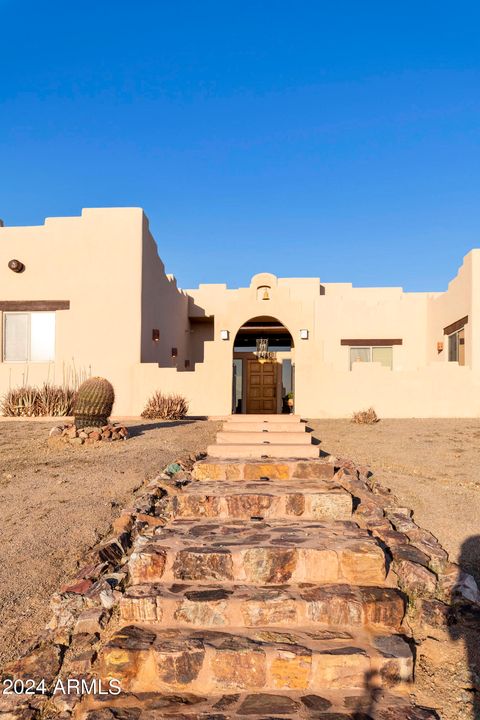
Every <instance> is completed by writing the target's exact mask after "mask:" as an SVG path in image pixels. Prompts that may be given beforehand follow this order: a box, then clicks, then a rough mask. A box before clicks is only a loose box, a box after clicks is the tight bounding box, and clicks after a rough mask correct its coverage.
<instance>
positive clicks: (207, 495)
mask: <svg viewBox="0 0 480 720" xmlns="http://www.w3.org/2000/svg"><path fill="white" fill-rule="evenodd" d="M163 487H164V489H165V490H166V495H165V496H164V497H163V498H162V499H161V500H160V501H159V502H158V503H157V514H158V515H161V516H162V517H166V518H169V519H172V520H173V519H179V518H180V519H183V520H194V519H199V520H201V519H205V518H207V519H208V518H211V519H213V518H226V519H230V520H251V519H266V520H282V519H284V520H294V521H295V520H349V519H350V518H351V515H352V496H351V495H350V493H348V492H347V491H346V490H344V489H343V488H341V487H340V486H339V485H337V484H336V483H335V482H332V481H330V482H328V481H325V480H298V481H297V483H295V484H291V483H279V484H278V483H274V482H267V481H263V482H261V481H256V482H248V481H247V482H245V483H238V482H236V481H233V480H225V481H224V482H222V483H215V482H197V481H194V482H191V483H188V484H186V485H183V486H181V487H177V485H176V483H175V481H174V480H172V481H171V482H168V481H167V482H165V483H164V486H163Z"/></svg>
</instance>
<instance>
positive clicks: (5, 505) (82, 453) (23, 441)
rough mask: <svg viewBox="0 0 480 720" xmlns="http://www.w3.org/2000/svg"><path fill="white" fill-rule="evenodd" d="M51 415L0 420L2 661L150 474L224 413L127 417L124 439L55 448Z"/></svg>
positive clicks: (39, 621)
mask: <svg viewBox="0 0 480 720" xmlns="http://www.w3.org/2000/svg"><path fill="white" fill-rule="evenodd" d="M53 425H55V423H54V422H53V423H52V422H49V423H44V422H32V421H30V422H5V421H0V508H1V511H0V512H1V515H0V518H1V520H0V528H1V533H0V538H1V540H0V666H1V665H2V664H3V663H4V662H6V661H8V660H10V659H12V658H14V657H16V656H17V655H19V654H20V652H21V649H22V645H23V643H24V642H25V640H26V639H27V638H29V637H31V636H34V635H36V634H37V633H38V632H39V631H40V630H42V628H43V626H44V625H45V622H46V621H47V620H48V618H49V616H50V612H49V600H50V597H51V595H52V594H53V593H54V592H55V590H57V589H58V586H59V585H60V584H62V583H64V582H65V581H66V580H67V579H68V578H69V577H71V575H72V574H73V572H74V570H75V567H76V564H77V562H78V561H79V560H80V559H81V557H82V555H83V554H84V553H85V552H86V551H87V549H88V548H90V547H91V546H92V545H94V544H95V543H96V542H98V541H99V540H100V539H101V538H102V537H104V536H105V535H107V534H108V532H109V528H110V524H111V522H112V519H113V518H114V517H115V516H117V515H118V514H119V512H120V510H121V508H122V507H123V506H125V505H126V504H127V503H129V501H130V500H131V498H132V496H133V494H134V493H135V491H137V490H139V489H140V488H141V487H142V485H143V484H144V483H145V481H147V480H150V479H152V478H153V477H155V476H156V475H157V474H158V473H159V472H161V471H162V470H163V468H164V467H165V466H166V465H167V464H168V463H170V462H172V461H173V460H175V459H177V458H179V457H181V456H182V455H185V454H189V453H193V452H201V451H204V450H205V449H206V446H207V445H208V444H209V443H210V442H212V441H213V439H214V437H215V433H216V431H217V429H218V423H216V422H207V421H178V422H159V423H155V422H152V421H145V422H138V423H137V422H135V425H134V426H132V423H128V422H127V423H126V425H127V427H129V429H130V431H131V432H132V437H130V438H129V439H128V440H127V441H126V442H123V441H119V442H114V443H105V444H99V445H98V446H97V447H85V446H81V447H79V448H78V447H77V448H75V447H71V446H66V447H65V448H61V449H51V448H48V447H47V442H46V439H47V437H48V432H49V429H50V427H52V426H53Z"/></svg>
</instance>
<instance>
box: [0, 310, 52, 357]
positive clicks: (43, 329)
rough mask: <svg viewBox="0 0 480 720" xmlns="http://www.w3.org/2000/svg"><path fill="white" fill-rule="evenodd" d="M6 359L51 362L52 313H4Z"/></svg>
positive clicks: (4, 349)
mask: <svg viewBox="0 0 480 720" xmlns="http://www.w3.org/2000/svg"><path fill="white" fill-rule="evenodd" d="M3 359H4V361H5V362H51V361H52V360H54V359H55V313H54V312H32V313H28V312H13V313H4V322H3Z"/></svg>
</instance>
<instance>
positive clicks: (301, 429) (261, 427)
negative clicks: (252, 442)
mask: <svg viewBox="0 0 480 720" xmlns="http://www.w3.org/2000/svg"><path fill="white" fill-rule="evenodd" d="M222 429H223V431H224V432H265V433H277V432H289V433H293V432H294V433H305V432H306V431H307V426H306V425H305V423H295V422H275V423H264V422H235V421H234V420H228V421H227V422H224V423H223V428H222Z"/></svg>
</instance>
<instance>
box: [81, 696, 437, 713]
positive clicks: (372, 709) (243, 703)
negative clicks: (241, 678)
mask: <svg viewBox="0 0 480 720" xmlns="http://www.w3.org/2000/svg"><path fill="white" fill-rule="evenodd" d="M82 704H83V708H82V710H81V712H80V713H78V714H77V717H78V720H153V719H154V720H171V719H172V718H176V719H177V720H240V719H241V720H267V719H268V720H438V715H437V714H436V713H435V712H433V711H432V710H428V709H426V708H421V707H415V706H413V705H411V704H410V702H409V700H408V698H406V697H404V696H402V695H400V694H396V695H394V694H393V693H386V692H384V691H379V690H376V691H375V690H365V691H363V692H360V691H350V692H346V691H344V690H342V691H332V690H326V689H325V688H322V689H321V690H320V691H315V692H305V691H303V692H302V691H297V692H286V691H278V690H277V691H275V692H255V693H248V692H236V693H235V692H232V691H230V690H229V691H227V692H226V693H225V694H222V695H215V696H213V697H205V694H198V695H195V694H193V693H186V692H184V691H183V690H180V691H179V690H176V691H175V693H174V694H168V693H163V694H162V693H159V692H153V693H141V692H135V693H131V694H130V695H128V694H127V693H122V697H121V699H120V700H115V698H113V697H112V696H110V697H109V698H108V700H105V698H98V699H96V698H95V699H94V698H92V697H85V698H84V701H83V703H82Z"/></svg>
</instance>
